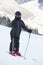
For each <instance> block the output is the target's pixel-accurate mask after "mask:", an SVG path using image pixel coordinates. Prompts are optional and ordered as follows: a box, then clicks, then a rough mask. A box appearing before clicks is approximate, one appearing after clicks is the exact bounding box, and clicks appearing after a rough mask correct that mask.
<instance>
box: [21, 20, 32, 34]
mask: <svg viewBox="0 0 43 65" xmlns="http://www.w3.org/2000/svg"><path fill="white" fill-rule="evenodd" d="M22 28H23V29H24V30H25V31H27V32H29V33H31V32H32V30H31V29H28V28H27V27H26V26H25V24H24V22H23V21H22Z"/></svg>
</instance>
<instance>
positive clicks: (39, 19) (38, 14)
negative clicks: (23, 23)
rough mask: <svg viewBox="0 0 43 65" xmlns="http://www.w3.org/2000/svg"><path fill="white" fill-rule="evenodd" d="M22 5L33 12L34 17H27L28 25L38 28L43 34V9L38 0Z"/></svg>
mask: <svg viewBox="0 0 43 65" xmlns="http://www.w3.org/2000/svg"><path fill="white" fill-rule="evenodd" d="M21 6H22V7H23V8H25V9H27V10H29V11H30V12H32V13H33V15H34V16H33V17H30V18H28V19H27V25H28V26H29V25H30V27H31V28H33V29H35V28H36V29H38V32H39V33H41V34H43V10H41V9H40V8H39V7H38V6H39V3H38V0H34V1H30V2H27V3H24V4H21Z"/></svg>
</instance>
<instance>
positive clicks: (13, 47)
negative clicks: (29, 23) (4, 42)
mask: <svg viewBox="0 0 43 65" xmlns="http://www.w3.org/2000/svg"><path fill="white" fill-rule="evenodd" d="M11 26H12V29H11V32H10V35H11V43H10V52H9V53H10V54H12V55H14V56H15V55H18V56H21V54H20V52H19V38H20V33H21V29H22V28H23V29H24V30H25V31H27V32H29V33H31V32H32V30H31V29H28V28H27V27H26V26H25V24H24V22H23V20H21V12H20V11H17V12H15V19H14V20H13V21H12V23H11Z"/></svg>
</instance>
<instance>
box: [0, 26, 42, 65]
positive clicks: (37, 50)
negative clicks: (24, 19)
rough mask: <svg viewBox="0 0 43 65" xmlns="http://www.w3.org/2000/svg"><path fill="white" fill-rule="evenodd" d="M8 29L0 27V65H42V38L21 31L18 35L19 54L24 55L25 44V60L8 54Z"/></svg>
mask: <svg viewBox="0 0 43 65" xmlns="http://www.w3.org/2000/svg"><path fill="white" fill-rule="evenodd" d="M10 30H11V29H10V28H7V27H5V26H1V25H0V65H9V64H10V65H43V36H39V35H34V34H31V37H30V40H29V33H27V32H25V31H22V32H21V35H20V48H19V49H20V50H19V51H20V52H21V54H22V55H24V53H25V50H26V46H27V43H28V44H29V45H28V48H27V52H26V55H25V57H26V59H25V60H24V58H22V57H13V56H11V55H9V54H8V51H9V44H10Z"/></svg>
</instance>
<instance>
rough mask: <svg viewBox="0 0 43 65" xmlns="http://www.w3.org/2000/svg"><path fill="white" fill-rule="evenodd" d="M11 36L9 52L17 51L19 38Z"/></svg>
mask: <svg viewBox="0 0 43 65" xmlns="http://www.w3.org/2000/svg"><path fill="white" fill-rule="evenodd" d="M10 36H11V43H10V51H15V52H18V51H19V36H15V35H12V34H11V35H10Z"/></svg>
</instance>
